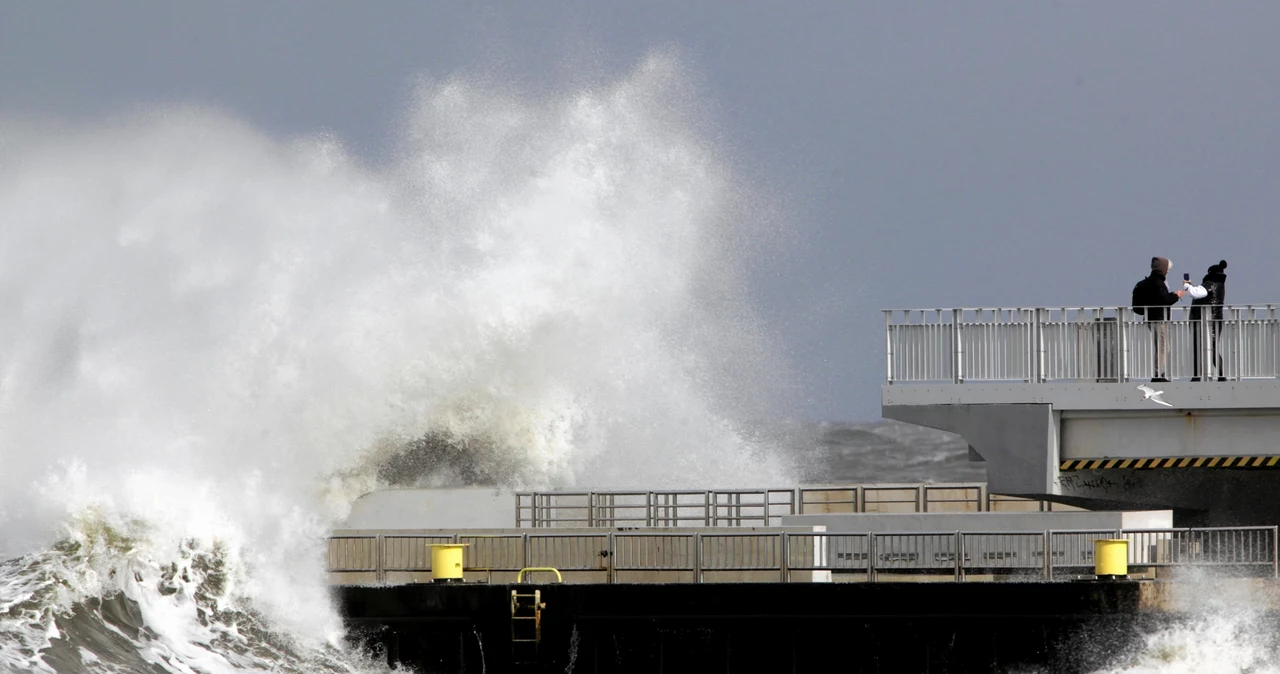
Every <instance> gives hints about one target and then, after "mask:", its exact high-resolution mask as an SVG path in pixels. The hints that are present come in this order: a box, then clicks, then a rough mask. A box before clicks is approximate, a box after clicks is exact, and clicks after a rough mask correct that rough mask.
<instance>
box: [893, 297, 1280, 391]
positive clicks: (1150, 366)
mask: <svg viewBox="0 0 1280 674" xmlns="http://www.w3.org/2000/svg"><path fill="white" fill-rule="evenodd" d="M1164 309H1165V310H1166V311H1167V312H1168V313H1167V320H1163V321H1148V320H1146V318H1145V316H1141V315H1138V314H1136V313H1134V311H1133V310H1132V309H1130V308H1129V307H1038V308H1034V309H1028V308H1020V309H907V310H899V309H891V310H886V311H885V312H884V317H885V335H886V346H885V348H886V361H887V373H886V381H887V382H888V383H890V384H897V383H910V382H934V383H941V382H948V383H962V382H989V381H997V382H1008V381H1020V382H1048V381H1081V382H1084V381H1087V382H1124V381H1129V380H1131V379H1134V380H1140V379H1141V380H1149V379H1152V378H1156V377H1165V378H1168V379H1171V380H1172V379H1190V378H1195V377H1200V378H1215V379H1216V378H1225V379H1228V380H1233V381H1234V380H1242V379H1274V378H1276V377H1278V376H1280V320H1278V317H1277V315H1276V305H1274V304H1265V305H1244V306H1228V307H1223V309H1222V320H1212V319H1211V317H1210V316H1209V308H1208V307H1203V309H1204V311H1203V314H1202V317H1203V319H1204V320H1199V319H1197V320H1192V317H1191V309H1192V307H1190V306H1186V305H1176V306H1172V307H1165V308H1164Z"/></svg>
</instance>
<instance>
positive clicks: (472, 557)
mask: <svg viewBox="0 0 1280 674" xmlns="http://www.w3.org/2000/svg"><path fill="white" fill-rule="evenodd" d="M458 542H459V543H465V544H467V547H466V548H464V549H463V560H462V566H463V567H464V568H466V569H468V570H472V569H475V570H483V569H489V570H492V571H519V570H520V569H523V568H525V567H526V566H529V565H528V564H526V563H525V536H524V535H522V534H507V535H496V536H483V535H478V536H468V535H461V534H460V535H459V536H458Z"/></svg>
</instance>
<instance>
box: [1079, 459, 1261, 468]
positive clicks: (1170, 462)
mask: <svg viewBox="0 0 1280 674" xmlns="http://www.w3.org/2000/svg"><path fill="white" fill-rule="evenodd" d="M1058 468H1059V470H1098V469H1107V468H1134V469H1141V470H1146V469H1150V468H1280V456H1175V457H1172V458H1156V459H1067V460H1066V461H1063V462H1062V463H1061V464H1060V465H1059V466H1058Z"/></svg>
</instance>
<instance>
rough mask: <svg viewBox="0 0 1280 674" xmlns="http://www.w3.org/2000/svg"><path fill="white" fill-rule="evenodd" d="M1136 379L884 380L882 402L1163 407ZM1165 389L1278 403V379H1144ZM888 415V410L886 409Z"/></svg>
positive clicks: (1215, 404)
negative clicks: (1147, 396)
mask: <svg viewBox="0 0 1280 674" xmlns="http://www.w3.org/2000/svg"><path fill="white" fill-rule="evenodd" d="M1139 384H1143V382H1141V381H1131V382H1127V383H1123V384H1111V383H1105V384H1104V383H1099V384H1092V383H1071V382H1055V383H1047V384H1025V383H1007V382H998V383H995V382H993V383H975V384H885V385H883V386H882V387H881V402H882V405H883V406H884V407H886V408H887V407H899V406H919V405H1018V404H1045V405H1052V406H1053V409H1055V410H1163V409H1166V408H1164V407H1161V406H1159V405H1157V404H1155V403H1153V402H1151V401H1149V400H1143V398H1142V393H1141V392H1140V391H1138V385H1139ZM1143 385H1145V386H1152V387H1154V388H1155V389H1156V390H1161V391H1164V396H1163V397H1164V399H1165V400H1167V401H1168V402H1169V403H1171V404H1173V405H1174V407H1175V408H1176V409H1182V410H1187V409H1191V410H1209V409H1266V408H1271V409H1280V380H1277V379H1259V380H1246V381H1229V382H1189V381H1179V382H1169V383H1161V384H1151V383H1146V384H1143ZM886 416H887V415H886Z"/></svg>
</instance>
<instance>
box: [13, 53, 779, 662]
mask: <svg viewBox="0 0 1280 674" xmlns="http://www.w3.org/2000/svg"><path fill="white" fill-rule="evenodd" d="M709 137H710V135H709V134H707V133H706V131H705V129H704V128H703V126H702V122H701V120H700V109H699V104H698V98H697V96H696V94H695V92H694V91H693V90H692V89H691V87H690V86H689V85H688V83H687V81H686V79H685V78H684V77H683V76H682V74H681V72H680V67H679V64H678V63H677V62H675V60H673V59H672V58H669V57H667V56H664V55H657V56H654V57H652V58H649V59H647V60H646V61H644V62H643V63H642V64H640V65H639V66H638V67H637V68H636V69H635V70H634V71H633V72H631V73H629V74H628V75H627V76H625V77H624V78H622V79H621V80H620V81H617V82H613V83H608V84H605V85H601V86H599V87H597V88H594V89H586V90H580V91H576V92H573V93H571V94H565V95H563V96H559V97H549V98H547V97H542V98H539V97H530V96H525V95H522V94H520V93H519V92H513V91H511V90H509V89H507V88H504V87H502V86H499V85H494V84H489V83H477V82H473V81H468V80H463V79H459V80H452V81H446V82H442V83H437V84H434V85H429V86H424V87H423V89H422V90H421V92H420V95H419V97H418V99H417V101H416V103H415V104H414V105H413V106H412V107H411V110H410V111H409V113H408V114H407V115H406V121H405V123H404V128H403V130H402V136H401V139H400V141H399V142H398V144H397V148H396V151H395V153H394V156H393V157H392V158H390V159H388V160H387V161H385V162H384V163H382V164H379V165H368V164H366V163H362V162H361V161H359V160H357V159H355V158H353V157H352V156H350V155H349V154H347V153H346V152H344V150H343V148H342V147H341V145H340V144H338V143H337V142H335V141H333V140H331V139H327V138H324V137H308V138H295V139H285V140H281V139H277V138H271V137H268V136H266V135H264V134H262V133H261V132H258V131H256V130H254V129H253V128H251V127H249V126H247V125H245V124H244V123H242V122H239V121H237V120H235V119H232V118H228V117H227V116H224V115H221V114H218V113H215V112H210V111H207V110H201V109H189V108H166V109H163V110H158V111H153V112H150V113H146V114H141V115H136V116H131V117H127V118H122V119H117V120H115V121H112V122H110V123H105V124H102V125H100V126H94V127H88V128H84V127H70V128H68V127H58V128H50V127H44V126H40V125H35V126H33V125H31V124H29V123H24V122H15V121H9V122H3V121H0V560H9V561H5V562H3V564H2V565H0V671H3V670H12V671H62V672H71V671H76V672H81V671H86V672H111V671H173V672H220V671H233V670H234V671H243V670H263V671H266V670H271V671H277V670H284V671H359V670H361V669H365V668H371V667H372V668H375V669H376V667H375V666H374V665H371V664H369V662H367V661H366V660H364V659H363V658H362V656H360V654H356V653H348V652H345V651H344V649H343V646H342V642H341V625H340V621H339V618H338V616H337V615H336V614H335V612H334V611H333V610H332V608H331V606H330V604H329V601H328V598H327V595H326V592H325V585H324V574H323V567H322V556H321V555H322V549H323V548H322V543H321V542H322V539H323V536H324V534H325V532H326V530H327V528H328V527H329V525H330V523H331V522H333V521H335V520H336V519H337V518H340V517H342V516H343V515H345V512H346V510H345V509H346V507H347V505H348V504H349V502H350V501H351V500H352V498H354V497H355V496H357V495H359V494H360V493H362V492H364V491H367V490H368V489H370V488H372V487H374V486H375V485H376V484H378V483H379V481H380V480H381V481H384V482H385V481H388V480H395V481H398V482H399V483H405V482H417V483H423V484H429V483H449V482H458V481H464V482H465V481H480V482H498V483H504V484H508V485H513V486H542V487H546V486H565V485H573V484H581V483H589V484H592V485H599V486H615V487H621V486H639V485H646V486H651V485H662V486H671V487H674V486H686V485H699V486H705V485H708V484H714V485H735V484H738V485H745V484H752V485H757V484H786V483H790V482H793V481H794V479H793V476H792V474H791V473H790V471H789V469H788V467H787V466H788V464H787V462H786V461H784V460H783V459H781V458H779V456H778V454H777V453H776V452H774V451H773V450H772V449H771V447H772V445H771V441H769V440H767V439H765V438H766V433H765V432H764V430H762V429H761V428H760V427H759V426H758V425H756V422H757V421H758V420H760V419H766V418H768V416H769V415H770V414H771V413H774V412H775V410H776V408H775V405H776V404H777V401H776V400H774V399H773V398H774V392H776V391H778V390H780V389H782V388H783V387H782V386H780V383H781V382H782V381H783V379H782V377H781V376H780V369H779V367H777V364H776V362H775V359H774V358H773V357H772V356H771V355H770V354H771V353H773V352H774V350H773V349H772V348H771V346H770V344H769V341H770V340H769V337H768V335H767V334H766V333H765V331H764V330H763V329H762V328H761V323H760V322H759V321H758V320H757V319H756V317H755V316H754V315H753V313H752V308H751V303H750V301H749V294H750V293H749V290H748V282H749V279H748V277H747V273H746V272H747V270H748V269H750V268H751V266H752V265H753V261H754V256H756V255H759V254H762V253H764V252H766V251H768V250H769V249H770V248H772V247H773V246H775V245H776V244H777V239H775V238H774V236H775V234H776V231H775V230H773V229H772V226H773V225H772V223H771V222H770V221H769V220H768V218H767V217H765V216H764V215H762V214H764V213H766V212H768V210H769V209H768V208H767V207H766V206H767V204H766V203H762V202H761V200H759V199H756V198H754V197H753V193H752V191H751V190H749V189H747V188H746V187H744V185H743V183H742V182H741V181H740V180H738V179H737V178H735V176H734V175H733V174H732V173H731V171H730V170H729V166H728V164H727V162H726V161H725V159H724V157H723V156H721V154H720V152H721V150H719V149H717V148H716V147H714V146H713V145H712V144H711V143H710V142H709V141H708V140H707V138H709ZM406 452H408V456H409V460H403V458H404V457H405V456H406ZM414 452H417V454H414ZM397 461H399V462H398V463H397ZM388 466H394V467H396V469H395V470H391V471H390V472H389V471H388V468H387V467H388ZM406 471H407V472H406Z"/></svg>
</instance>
